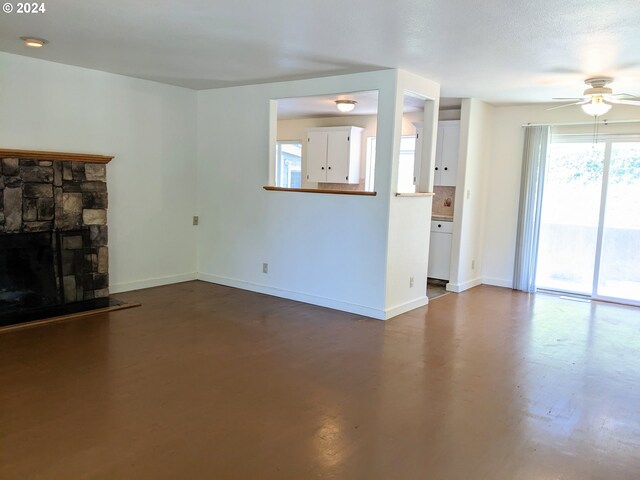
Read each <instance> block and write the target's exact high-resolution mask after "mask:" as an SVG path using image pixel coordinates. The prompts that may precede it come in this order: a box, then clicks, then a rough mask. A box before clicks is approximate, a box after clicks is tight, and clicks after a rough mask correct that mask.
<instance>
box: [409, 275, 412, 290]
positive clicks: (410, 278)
mask: <svg viewBox="0 0 640 480" xmlns="http://www.w3.org/2000/svg"><path fill="white" fill-rule="evenodd" d="M409 288H413V277H409Z"/></svg>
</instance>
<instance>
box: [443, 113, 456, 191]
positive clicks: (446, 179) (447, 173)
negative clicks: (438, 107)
mask: <svg viewBox="0 0 640 480" xmlns="http://www.w3.org/2000/svg"><path fill="white" fill-rule="evenodd" d="M459 144H460V124H459V123H458V122H452V123H450V124H449V123H445V124H444V125H443V135H442V157H441V160H440V170H441V173H440V174H441V177H440V185H447V186H450V187H455V186H456V183H457V179H458V150H459V148H460V147H459Z"/></svg>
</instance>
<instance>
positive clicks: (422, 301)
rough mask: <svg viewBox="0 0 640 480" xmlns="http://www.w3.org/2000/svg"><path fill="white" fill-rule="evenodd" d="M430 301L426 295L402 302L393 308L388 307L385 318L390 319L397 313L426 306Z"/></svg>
mask: <svg viewBox="0 0 640 480" xmlns="http://www.w3.org/2000/svg"><path fill="white" fill-rule="evenodd" d="M428 303H429V297H427V296H426V295H425V296H424V297H421V298H417V299H416V300H411V301H410V302H406V303H402V304H400V305H397V306H395V307H393V308H387V310H386V313H385V320H389V319H390V318H393V317H395V316H397V315H401V314H403V313H406V312H409V311H411V310H415V309H416V308H420V307H424V306H425V305H427V304H428Z"/></svg>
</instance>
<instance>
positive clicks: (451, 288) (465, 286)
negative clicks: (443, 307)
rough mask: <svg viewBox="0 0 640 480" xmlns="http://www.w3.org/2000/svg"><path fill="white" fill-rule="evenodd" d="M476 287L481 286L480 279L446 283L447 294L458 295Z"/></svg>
mask: <svg viewBox="0 0 640 480" xmlns="http://www.w3.org/2000/svg"><path fill="white" fill-rule="evenodd" d="M478 285H482V279H481V278H480V277H478V278H474V279H473V280H469V281H468V282H463V283H447V292H454V293H460V292H464V291H465V290H469V289H470V288H473V287H477V286H478Z"/></svg>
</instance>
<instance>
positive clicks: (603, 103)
mask: <svg viewBox="0 0 640 480" xmlns="http://www.w3.org/2000/svg"><path fill="white" fill-rule="evenodd" d="M611 82H613V78H609V77H595V78H587V79H586V80H585V81H584V83H585V84H586V85H589V86H590V88H587V89H586V90H585V91H584V93H583V95H584V96H583V97H580V98H554V100H577V101H575V102H572V103H567V104H564V105H560V106H558V107H552V108H549V109H548V110H556V109H558V108H564V107H570V106H572V105H580V106H581V107H582V110H584V112H585V113H588V114H589V115H592V116H594V117H598V116H600V115H604V114H605V113H607V112H608V111H609V110H610V109H611V107H612V106H613V105H634V106H636V107H640V97H636V96H634V95H630V94H628V93H616V94H614V93H613V90H612V89H611V88H609V87H607V85H609V84H610V83H611Z"/></svg>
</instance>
